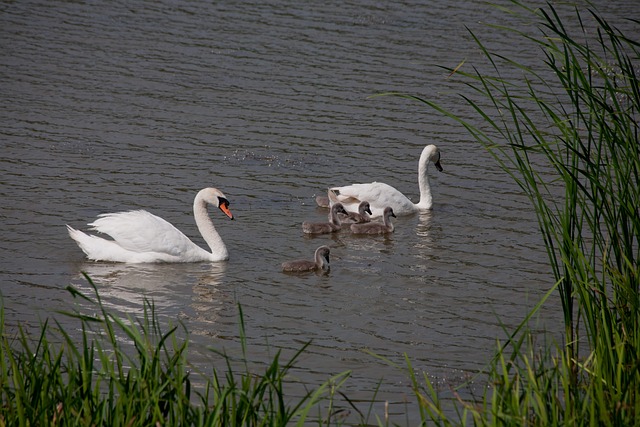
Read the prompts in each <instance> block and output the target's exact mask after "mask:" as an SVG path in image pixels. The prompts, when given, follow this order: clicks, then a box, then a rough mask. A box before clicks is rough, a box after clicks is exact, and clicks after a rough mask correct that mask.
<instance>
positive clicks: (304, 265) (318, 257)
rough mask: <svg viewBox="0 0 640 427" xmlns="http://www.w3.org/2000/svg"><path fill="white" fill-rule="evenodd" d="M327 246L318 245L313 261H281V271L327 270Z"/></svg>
mask: <svg viewBox="0 0 640 427" xmlns="http://www.w3.org/2000/svg"><path fill="white" fill-rule="evenodd" d="M329 252H330V250H329V247H328V246H320V247H319V248H318V249H316V253H315V256H314V261H309V260H306V259H298V260H295V261H286V262H283V263H282V271H285V272H291V273H302V272H305V271H329Z"/></svg>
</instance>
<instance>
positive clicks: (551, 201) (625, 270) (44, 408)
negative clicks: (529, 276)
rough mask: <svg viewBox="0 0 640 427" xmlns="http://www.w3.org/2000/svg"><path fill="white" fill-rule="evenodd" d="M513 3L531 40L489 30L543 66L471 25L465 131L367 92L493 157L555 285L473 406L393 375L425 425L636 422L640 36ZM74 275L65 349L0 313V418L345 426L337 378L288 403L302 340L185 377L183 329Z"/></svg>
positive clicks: (639, 378) (47, 330)
mask: <svg viewBox="0 0 640 427" xmlns="http://www.w3.org/2000/svg"><path fill="white" fill-rule="evenodd" d="M512 5H513V9H512V10H509V11H508V12H509V13H512V14H519V15H520V16H522V17H523V18H524V19H527V20H532V19H533V20H535V22H536V24H537V25H536V26H537V28H538V30H539V34H537V35H531V34H526V33H524V32H521V31H520V30H519V29H517V28H509V27H498V26H494V30H496V31H500V32H502V33H504V35H505V37H511V38H513V39H514V40H516V39H518V40H519V41H522V43H523V46H524V45H525V44H526V45H527V46H529V47H531V48H535V49H538V50H540V51H541V52H542V54H543V55H544V60H543V62H542V63H541V64H537V65H536V67H541V68H535V67H534V66H531V65H525V64H520V63H518V62H516V61H514V60H512V59H509V58H505V57H504V56H502V55H500V53H499V52H493V51H491V50H490V49H489V48H488V47H487V46H486V45H485V44H483V42H482V40H481V37H479V36H477V35H476V34H474V33H472V32H471V36H472V38H473V40H474V41H475V43H476V46H477V48H479V49H480V51H481V52H482V54H483V57H484V59H486V60H487V63H488V64H489V66H490V69H489V71H483V72H482V73H481V72H479V71H478V68H475V67H474V68H471V67H468V66H466V65H465V64H460V66H458V67H456V68H454V69H448V70H447V72H448V73H449V79H450V80H451V82H453V83H455V84H458V86H459V91H458V92H459V93H460V96H461V99H462V101H463V103H464V104H465V105H466V107H468V109H470V111H471V112H472V113H474V114H475V116H476V117H475V118H476V119H478V121H477V122H472V121H471V120H470V119H468V118H462V116H459V115H456V114H454V113H452V112H450V111H447V110H446V109H445V108H443V107H441V106H440V105H439V104H437V103H435V102H433V101H431V100H429V99H425V98H422V97H419V96H415V95H409V94H401V93H387V94H380V95H377V96H400V97H404V98H407V99H410V100H412V101H418V102H419V103H421V104H423V105H426V106H428V107H429V108H430V109H435V110H436V111H437V112H439V113H441V114H443V115H445V116H447V117H449V118H451V119H453V120H455V121H456V122H457V123H458V124H460V125H462V126H464V128H465V129H466V130H467V131H468V132H469V133H470V134H471V135H472V136H473V137H474V138H475V140H476V141H477V142H479V143H480V144H482V145H483V146H484V147H485V148H486V149H487V150H488V152H489V153H491V155H493V157H494V158H495V160H496V161H497V162H498V163H499V165H500V166H501V167H502V168H503V170H504V171H505V172H506V173H508V174H509V175H510V176H511V177H512V178H513V180H514V181H515V182H516V183H517V184H518V185H519V186H520V188H521V189H522V191H523V192H524V193H525V194H526V195H528V197H529V199H530V201H531V203H532V207H533V208H534V209H535V212H536V214H537V218H538V224H539V228H540V232H541V235H542V238H543V240H544V243H545V246H546V249H547V253H548V258H549V267H550V270H551V272H552V273H553V275H554V277H555V283H554V284H550V286H549V290H548V292H547V293H546V295H545V297H544V298H543V299H542V300H541V301H540V302H539V303H538V304H537V306H536V307H535V308H534V309H533V310H532V312H531V313H529V314H528V315H527V316H526V317H525V318H524V319H523V320H522V323H521V325H520V326H519V327H518V328H517V329H516V330H515V331H505V332H506V336H507V337H508V339H507V340H506V342H498V343H497V351H496V355H495V357H494V358H493V359H492V360H491V361H490V363H489V368H488V369H487V370H486V371H485V372H482V373H479V374H478V376H479V377H480V376H482V377H484V378H483V380H484V381H486V384H487V385H488V386H487V387H486V389H485V390H484V392H483V394H482V395H481V396H477V397H476V398H475V399H474V400H473V401H467V400H463V399H462V398H459V399H458V400H451V399H446V400H445V399H442V398H441V397H440V395H439V393H440V392H439V390H438V389H437V388H436V387H435V386H434V384H433V383H432V382H431V381H430V379H429V376H428V375H426V374H424V375H423V376H419V375H418V374H416V373H415V372H416V371H415V370H414V367H413V366H412V364H411V361H410V355H407V356H406V366H404V367H399V369H404V370H406V373H407V377H408V378H409V379H410V384H411V389H412V392H413V396H414V397H415V400H416V402H417V406H418V408H419V412H420V413H419V417H420V419H421V421H422V425H432V424H433V425H439V426H453V425H481V426H491V425H495V426H502V425H517V426H521V425H532V426H548V425H571V426H574V425H575V426H578V425H603V426H608V425H610V426H625V425H637V424H638V420H639V419H640V358H639V355H640V328H639V326H640V290H639V286H640V267H639V263H640V140H639V130H640V129H639V125H638V122H639V121H640V120H639V119H640V116H639V112H640V84H639V80H638V71H637V69H636V67H637V66H638V64H639V61H640V44H639V42H638V40H634V39H632V38H629V36H628V35H625V34H623V33H621V32H620V31H619V30H618V29H616V28H615V27H613V26H611V25H610V24H609V23H608V22H607V21H605V20H604V19H603V18H602V17H601V16H600V15H599V14H598V13H597V12H595V11H592V10H589V11H586V12H581V11H579V10H577V9H576V10H575V17H576V18H577V22H578V29H577V31H576V32H577V33H576V34H573V33H570V32H569V31H568V30H567V28H565V26H564V25H563V22H562V20H561V18H560V15H559V14H558V13H557V11H556V9H554V7H553V6H552V5H551V4H548V5H547V6H546V7H545V8H543V9H530V8H528V7H526V6H525V5H524V4H523V3H521V2H519V1H516V0H514V1H512ZM630 22H631V23H632V24H633V25H635V26H636V27H635V28H638V25H640V21H638V20H633V19H630ZM635 34H637V32H636V33H635ZM635 34H634V35H635ZM469 68H471V69H472V71H466V70H467V69H469ZM507 68H511V69H516V70H519V73H518V76H519V77H518V78H517V79H512V80H509V79H507V78H505V77H503V76H504V75H513V74H507V73H504V72H503V70H505V69H507ZM543 71H544V72H543ZM549 72H551V74H549ZM549 75H551V76H555V80H553V79H549ZM467 116H468V115H467ZM87 280H88V281H89V283H90V284H91V285H92V286H93V289H94V291H95V296H92V297H89V296H87V295H83V294H81V293H79V292H78V291H77V290H75V289H73V288H68V289H69V291H70V292H71V294H72V295H73V296H74V297H75V298H79V299H82V300H83V301H84V302H86V303H88V304H92V305H93V307H94V308H95V313H96V314H92V315H86V314H82V313H79V312H73V313H71V312H69V313H63V314H64V315H67V316H72V317H73V318H75V319H77V320H78V321H79V323H80V330H79V335H80V340H79V342H78V339H77V338H76V336H75V335H74V336H72V335H71V334H70V332H67V331H65V330H64V329H63V328H62V327H61V325H60V324H58V323H57V322H56V321H55V320H52V321H49V320H47V321H44V323H43V324H42V326H41V331H40V333H39V335H37V336H35V337H34V336H32V335H29V334H27V333H26V332H25V331H24V330H22V329H19V330H18V331H14V330H11V331H9V330H7V329H6V327H5V324H4V307H3V306H2V305H0V321H1V323H0V339H1V342H0V349H1V352H0V353H1V356H0V399H1V400H0V426H4V425H21V426H28V425H51V426H57V425H65V426H66V425H74V426H75V425H109V426H156V425H157V426H159V425H171V426H173V425H194V426H200V425H207V426H222V425H224V426H235V425H238V426H239V425H243V426H249V425H250V426H256V425H265V426H267V425H268V426H275V425H281V426H284V425H307V424H318V425H341V424H346V423H347V421H344V419H342V418H340V416H339V415H340V414H339V412H340V411H336V408H335V407H334V406H333V403H334V402H335V399H336V398H338V397H339V398H340V399H343V400H346V402H347V403H348V404H349V403H351V402H349V399H348V396H345V395H344V394H343V393H342V392H341V391H340V388H341V386H342V385H343V384H344V383H345V382H346V381H347V380H348V378H349V374H350V373H349V372H343V373H340V374H338V375H336V376H334V377H332V378H329V379H327V381H326V382H325V383H323V384H320V385H319V386H317V387H315V388H314V389H311V390H308V392H307V393H306V394H305V395H304V396H301V397H299V398H292V397H291V396H288V395H287V394H286V391H285V388H286V387H285V384H286V382H287V376H288V373H289V371H290V370H291V369H292V368H293V367H294V366H295V365H296V363H297V362H298V357H299V356H300V355H301V354H303V353H304V351H305V350H306V349H307V347H308V345H309V344H305V345H303V346H302V347H301V348H300V350H299V351H298V352H296V353H295V354H294V355H293V356H292V357H291V358H290V359H288V360H282V355H281V353H279V352H278V353H276V355H275V356H274V357H273V360H272V362H271V363H270V364H267V365H266V366H265V367H264V371H263V372H253V371H252V369H249V367H248V365H247V364H246V362H245V365H244V366H245V367H246V369H244V370H242V369H241V370H240V371H238V369H237V361H235V360H234V361H232V360H231V359H230V358H229V357H228V356H226V355H225V354H224V353H219V354H220V355H221V356H223V360H225V362H226V370H223V371H218V370H213V373H212V374H209V375H207V374H205V373H201V372H193V371H192V370H191V369H192V367H191V366H190V365H189V363H188V340H187V339H182V338H179V336H178V335H179V333H180V332H186V331H183V329H182V327H181V326H180V325H173V326H169V329H168V330H164V329H163V327H162V325H160V324H159V322H158V320H157V316H156V313H155V309H154V306H153V304H152V303H150V302H146V303H145V307H144V309H145V310H144V315H143V316H142V318H139V319H133V318H130V319H122V318H120V317H118V316H116V315H114V314H113V313H110V312H109V311H108V310H106V309H105V307H104V306H103V304H102V302H101V299H100V296H99V293H98V291H97V288H96V287H95V285H94V284H93V282H92V281H91V279H90V278H89V277H87ZM556 301H559V302H560V304H559V309H561V310H562V312H563V313H564V333H563V335H562V337H561V340H560V341H561V342H548V340H544V342H542V343H541V342H539V336H538V335H537V334H535V333H534V332H533V331H531V330H530V329H529V328H528V320H529V319H530V318H531V317H532V316H534V315H535V313H536V311H537V309H538V308H540V307H541V306H542V305H543V304H556V303H557V302H556ZM73 332H74V334H76V332H77V331H73ZM185 335H187V334H185ZM240 336H241V340H242V338H243V337H244V325H243V322H242V309H241V308H240ZM241 344H242V349H243V353H244V355H245V356H246V353H245V352H246V351H247V349H246V347H245V343H244V342H242V343H241ZM372 358H375V355H372ZM241 364H242V362H241ZM296 368H300V367H298V366H296ZM196 384H197V386H196ZM202 384H204V385H202ZM454 395H455V392H454ZM372 400H373V397H372ZM351 406H352V407H353V410H354V413H355V414H356V416H357V417H358V418H359V420H360V421H359V422H358V424H360V425H389V423H390V421H389V420H388V418H386V415H385V414H374V413H372V410H370V411H369V412H368V413H362V412H360V410H358V409H357V408H356V407H355V405H353V404H352V405H351ZM452 407H453V410H452V409H451V408H452ZM348 423H349V424H353V423H352V422H351V421H349V422H348Z"/></svg>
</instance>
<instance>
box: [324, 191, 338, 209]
mask: <svg viewBox="0 0 640 427" xmlns="http://www.w3.org/2000/svg"><path fill="white" fill-rule="evenodd" d="M339 194H340V190H338V189H337V188H330V189H329V190H328V191H327V196H329V205H331V206H333V204H334V203H339V202H340V200H338V195H339Z"/></svg>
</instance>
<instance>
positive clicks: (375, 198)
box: [329, 182, 415, 217]
mask: <svg viewBox="0 0 640 427" xmlns="http://www.w3.org/2000/svg"><path fill="white" fill-rule="evenodd" d="M329 199H330V200H331V201H332V202H333V203H335V202H340V203H342V204H343V205H344V207H345V209H347V210H348V211H350V212H357V211H358V205H359V204H360V202H362V201H367V202H369V205H370V207H371V212H372V215H371V216H374V217H377V216H381V215H382V213H383V212H384V208H386V207H387V206H391V207H392V208H393V211H394V212H396V211H397V212H399V213H400V214H403V213H409V212H413V211H414V210H415V207H414V204H413V203H412V202H411V200H409V199H407V197H406V196H405V195H404V194H402V193H401V192H399V191H398V190H396V189H395V188H393V187H392V186H390V185H389V184H385V183H384V182H371V183H368V184H352V185H347V186H344V187H333V188H330V189H329ZM396 215H398V213H396Z"/></svg>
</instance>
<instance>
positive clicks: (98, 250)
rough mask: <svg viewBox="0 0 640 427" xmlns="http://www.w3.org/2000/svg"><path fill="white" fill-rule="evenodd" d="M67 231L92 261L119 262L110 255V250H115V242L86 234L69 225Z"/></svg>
mask: <svg viewBox="0 0 640 427" xmlns="http://www.w3.org/2000/svg"><path fill="white" fill-rule="evenodd" d="M67 231H68V232H69V236H70V237H71V238H72V239H73V240H75V242H76V243H77V244H78V246H79V247H80V249H82V252H84V253H85V254H86V255H87V258H89V259H90V260H93V261H118V259H116V258H113V256H112V255H110V250H113V249H114V248H113V246H115V244H114V242H112V241H107V240H105V239H102V238H100V237H98V236H94V235H91V234H86V233H84V232H82V231H80V230H76V229H75V228H73V227H71V226H69V225H67Z"/></svg>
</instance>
